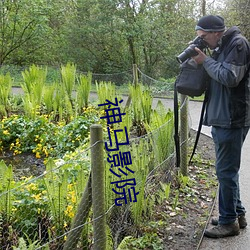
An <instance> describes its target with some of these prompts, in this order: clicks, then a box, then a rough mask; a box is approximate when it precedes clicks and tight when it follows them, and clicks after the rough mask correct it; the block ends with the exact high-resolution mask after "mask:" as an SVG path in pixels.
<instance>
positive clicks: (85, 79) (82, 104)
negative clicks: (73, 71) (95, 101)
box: [76, 72, 92, 112]
mask: <svg viewBox="0 0 250 250" xmlns="http://www.w3.org/2000/svg"><path fill="white" fill-rule="evenodd" d="M78 82H79V85H78V87H77V97H76V103H77V107H78V110H79V111H78V112H80V111H81V110H82V109H83V108H87V107H88V103H89V94H90V89H91V83H92V74H91V73H90V72H88V74H87V75H82V74H81V75H80V76H79V79H78Z"/></svg>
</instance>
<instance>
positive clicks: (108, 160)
mask: <svg viewBox="0 0 250 250" xmlns="http://www.w3.org/2000/svg"><path fill="white" fill-rule="evenodd" d="M141 73H142V72H141ZM144 78H145V79H146V75H144ZM99 79H100V78H99ZM148 79H150V78H149V77H148ZM151 80H152V82H153V79H151ZM143 82H144V83H145V81H143ZM182 108H184V109H185V108H186V102H183V105H182V106H181V109H182ZM185 112H186V111H185ZM155 115H156V114H155ZM160 117H161V118H162V117H164V119H163V120H162V121H161V123H159V124H154V126H152V127H148V128H147V131H150V132H149V133H144V134H143V133H140V134H142V135H141V136H139V137H138V136H133V132H135V134H136V133H137V132H138V131H136V130H137V127H136V126H133V129H134V130H135V131H133V129H132V130H131V131H130V140H129V141H127V143H124V145H120V148H119V152H116V153H114V152H113V151H112V150H111V152H110V151H108V150H107V148H108V146H107V145H108V143H109V144H110V142H107V141H103V139H102V137H97V138H96V139H95V140H94V141H92V144H91V145H90V146H89V147H88V148H86V147H84V148H82V149H78V150H77V151H76V152H74V157H73V158H71V157H69V156H68V157H65V158H64V159H61V160H53V159H48V160H47V162H46V163H45V164H44V165H42V166H40V168H41V169H42V170H43V173H42V174H40V175H37V176H34V175H31V176H30V177H18V178H17V177H16V176H15V170H13V169H12V167H11V165H6V163H5V162H4V161H1V163H0V164H1V166H0V179H1V182H0V190H1V193H0V210H1V213H0V247H1V249H53V250H54V249H55V250H56V249H64V250H67V249H98V250H101V249H108V250H109V249H119V247H120V246H121V245H122V244H124V243H125V242H126V240H128V239H130V237H136V236H137V235H138V234H140V233H142V232H141V231H140V230H139V231H138V227H139V224H140V223H141V222H142V221H145V220H149V219H150V217H151V216H152V211H153V207H154V203H155V202H157V201H158V200H159V199H161V195H160V193H159V190H160V189H161V184H162V183H170V182H171V180H172V177H173V175H174V174H176V169H175V153H174V141H173V134H174V131H173V129H174V125H173V122H174V120H173V113H172V112H167V113H164V114H163V113H159V117H156V119H155V120H158V121H159V119H160ZM185 119H186V118H185ZM140 129H141V128H140ZM142 131H144V130H142ZM95 134H96V133H95ZM95 134H94V135H95ZM92 137H93V135H92ZM183 144H185V141H183ZM97 145H98V146H99V149H98V150H99V151H98V150H97V151H96V146H97ZM105 145H106V150H104V147H105ZM100 146H101V149H100ZM100 150H101V151H100ZM102 153H104V155H102ZM91 157H92V158H91ZM119 157H120V158H119ZM119 160H120V161H119ZM100 162H101V163H100ZM102 162H103V163H102ZM122 163H123V165H122ZM102 164H103V165H102ZM112 164H113V165H112ZM94 167H97V169H96V170H94V171H93V168H94ZM98 167H99V168H98ZM100 170H103V171H104V172H103V176H101V177H100V176H99V177H100V178H97V179H96V176H97V175H99V174H100V172H101V171H100ZM93 175H94V176H93ZM17 182H18V185H16V183H17ZM104 201H105V203H104ZM96 210H97V212H96Z"/></svg>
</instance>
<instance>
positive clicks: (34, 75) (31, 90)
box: [21, 65, 47, 118]
mask: <svg viewBox="0 0 250 250" xmlns="http://www.w3.org/2000/svg"><path fill="white" fill-rule="evenodd" d="M46 75H47V68H45V69H42V68H40V67H38V66H35V65H32V66H31V67H30V68H29V70H25V71H23V72H22V76H23V80H24V82H23V83H22V84H21V86H22V89H23V90H24V98H23V102H24V111H25V113H26V115H27V116H29V117H32V118H34V117H35V116H36V115H37V112H38V114H39V111H40V106H41V102H42V98H43V89H44V85H45V82H46Z"/></svg>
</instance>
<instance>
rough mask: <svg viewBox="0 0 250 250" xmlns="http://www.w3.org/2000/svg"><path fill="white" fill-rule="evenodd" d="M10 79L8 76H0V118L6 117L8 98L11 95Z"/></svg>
mask: <svg viewBox="0 0 250 250" xmlns="http://www.w3.org/2000/svg"><path fill="white" fill-rule="evenodd" d="M11 86H12V79H11V77H10V74H9V73H7V74H6V75H0V116H2V115H3V116H7V113H8V110H9V101H8V98H9V96H10V93H11Z"/></svg>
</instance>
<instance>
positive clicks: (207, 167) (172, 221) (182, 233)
mask: <svg viewBox="0 0 250 250" xmlns="http://www.w3.org/2000/svg"><path fill="white" fill-rule="evenodd" d="M191 138H192V140H191V143H190V147H192V146H193V140H194V139H193V138H195V132H194V131H191ZM194 158H195V159H194V162H193V163H192V164H191V165H190V166H189V172H188V175H189V178H190V180H191V183H188V184H187V185H186V187H185V188H182V189H181V188H180V189H179V201H178V205H177V208H176V209H173V208H172V207H173V206H172V204H166V206H165V208H167V210H166V211H165V212H166V213H167V214H168V227H167V228H165V229H162V230H161V232H160V233H161V234H163V235H164V240H163V241H164V250H165V249H166V250H182V249H185V250H195V249H199V245H200V244H201V240H202V236H203V232H204V230H205V228H206V224H207V221H208V219H209V216H210V213H211V211H212V209H213V206H214V203H215V197H216V193H217V179H216V175H215V168H214V160H215V154H214V144H213V141H212V139H211V138H210V137H208V136H206V135H202V134H201V136H200V140H199V143H198V146H197V154H196V156H195V157H194ZM172 199H175V196H174V195H173V197H172Z"/></svg>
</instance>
